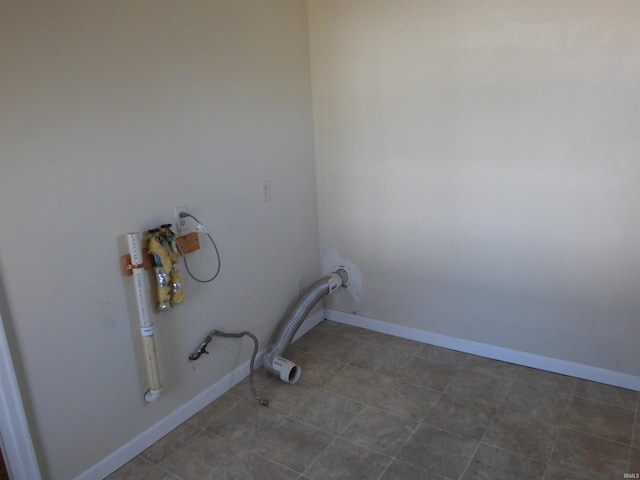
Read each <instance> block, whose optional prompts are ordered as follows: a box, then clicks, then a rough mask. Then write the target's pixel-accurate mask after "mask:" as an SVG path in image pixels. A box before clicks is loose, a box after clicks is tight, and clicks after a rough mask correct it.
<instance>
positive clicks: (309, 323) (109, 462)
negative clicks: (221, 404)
mask: <svg viewBox="0 0 640 480" xmlns="http://www.w3.org/2000/svg"><path fill="white" fill-rule="evenodd" d="M322 320H324V311H323V310H322V309H319V310H317V311H316V312H314V313H312V314H310V315H309V317H308V318H307V319H306V320H305V321H304V323H303V324H302V325H301V326H300V328H299V329H298V331H297V333H296V335H295V337H294V339H297V338H299V337H300V336H302V335H304V334H305V333H307V332H308V331H309V330H311V329H312V328H313V327H315V326H316V325H317V324H318V323H320V322H321V321H322ZM264 352H265V349H264V348H263V349H262V350H261V351H260V353H258V355H256V365H258V366H259V365H262V357H263V355H264ZM249 363H250V361H249V360H247V361H246V362H245V363H243V364H242V365H240V366H239V367H238V368H236V369H235V370H233V371H231V372H229V373H228V374H227V375H225V376H224V377H222V378H221V379H220V380H218V381H217V382H216V383H214V384H213V385H211V386H210V387H209V388H207V389H206V390H204V391H203V392H201V393H199V394H198V395H196V396H195V397H193V398H192V399H191V400H189V401H188V402H187V403H185V404H183V405H182V406H180V407H179V408H178V409H176V410H174V411H173V412H172V413H170V414H169V415H167V416H166V417H164V418H163V419H162V420H160V421H159V422H158V423H156V424H154V425H152V426H151V427H149V428H148V429H147V430H145V431H144V432H142V433H140V434H139V435H137V436H136V437H134V438H133V439H131V440H130V441H128V442H127V443H125V444H124V445H122V446H121V447H120V448H118V449H117V450H115V451H114V452H112V453H111V454H109V455H107V456H106V457H105V458H103V459H102V460H100V461H99V462H98V463H96V464H95V465H93V466H92V467H91V468H89V469H88V470H85V471H84V472H83V473H81V474H80V475H78V476H77V477H76V478H75V480H96V479H98V478H105V477H107V476H108V475H110V474H111V473H113V472H115V471H116V470H117V469H118V468H120V467H121V466H122V465H124V464H125V463H127V462H128V461H130V460H132V459H133V458H134V457H136V456H137V455H139V454H140V453H142V452H143V451H144V450H145V449H147V448H148V447H150V446H151V445H153V444H154V443H155V442H157V441H158V440H160V439H161V438H162V437H164V436H165V435H166V434H168V433H169V432H171V431H172V430H173V429H175V428H176V427H178V426H179V425H180V424H182V423H183V422H184V421H186V420H188V419H189V418H191V417H192V416H193V415H195V414H196V413H198V412H199V411H200V410H202V409H203V408H204V407H206V406H207V405H209V404H210V403H211V402H213V401H214V400H215V399H216V398H218V397H220V396H221V395H222V394H224V393H225V392H226V391H228V390H229V389H230V388H231V387H233V386H234V385H236V384H237V383H238V382H240V381H241V380H243V379H244V378H246V377H247V375H249ZM158 401H159V402H161V401H162V397H160V399H159V400H158ZM25 478H26V477H25Z"/></svg>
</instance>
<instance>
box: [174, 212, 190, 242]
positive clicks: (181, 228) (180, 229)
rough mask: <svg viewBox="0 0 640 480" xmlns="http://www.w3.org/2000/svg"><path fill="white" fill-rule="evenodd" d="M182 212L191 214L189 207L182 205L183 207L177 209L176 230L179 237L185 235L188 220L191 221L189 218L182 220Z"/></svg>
mask: <svg viewBox="0 0 640 480" xmlns="http://www.w3.org/2000/svg"><path fill="white" fill-rule="evenodd" d="M180 212H185V213H189V206H188V205H182V206H181V207H176V208H175V215H176V230H177V233H178V235H182V234H183V233H185V231H186V230H187V220H188V219H189V218H188V217H185V218H180Z"/></svg>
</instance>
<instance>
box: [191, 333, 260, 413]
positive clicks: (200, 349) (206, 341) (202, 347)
mask: <svg viewBox="0 0 640 480" xmlns="http://www.w3.org/2000/svg"><path fill="white" fill-rule="evenodd" d="M215 335H218V336H220V337H231V338H241V337H244V336H247V337H250V338H251V340H253V353H252V354H251V363H249V389H250V390H251V396H252V397H253V398H255V399H256V400H257V401H258V402H260V405H262V406H263V407H267V406H268V405H269V400H267V399H264V398H262V397H260V396H259V395H258V394H257V393H256V387H255V386H254V385H253V372H254V371H255V367H254V364H255V361H256V355H257V354H258V339H257V338H256V336H255V335H254V334H253V333H251V332H246V331H245V332H240V333H226V332H221V331H220V330H213V331H212V332H211V333H209V335H207V337H206V338H205V339H204V341H203V342H202V343H201V344H200V346H199V347H198V349H197V350H196V351H195V352H193V353H192V354H191V355H189V360H197V359H198V358H200V355H202V354H203V353H209V352H207V345H208V344H209V342H210V341H211V339H212V338H213V337H214V336H215Z"/></svg>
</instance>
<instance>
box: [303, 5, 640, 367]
mask: <svg viewBox="0 0 640 480" xmlns="http://www.w3.org/2000/svg"><path fill="white" fill-rule="evenodd" d="M309 18H310V44H311V65H312V75H311V76H312V90H313V108H314V128H315V142H316V143H315V145H316V162H317V175H318V198H319V200H318V202H319V207H318V211H319V221H320V248H321V251H322V253H323V257H324V258H325V265H324V268H327V264H329V263H335V262H336V261H341V259H342V260H343V261H345V262H349V263H350V264H352V265H353V266H355V267H356V268H357V269H358V271H359V274H360V281H359V284H358V285H355V286H354V292H352V293H350V292H348V291H341V292H338V294H336V295H334V296H332V297H331V298H330V299H328V301H327V303H326V305H327V306H328V307H329V308H331V309H333V310H335V311H340V312H346V313H354V314H357V315H360V316H363V317H369V318H373V319H377V320H380V321H384V322H391V323H395V324H398V325H401V326H404V327H410V328H418V329H421V330H424V331H428V332H433V333H434V334H442V335H447V336H450V337H455V338H460V339H465V340H470V341H475V342H481V343H482V344H489V345H496V346H499V347H503V348H508V349H512V350H517V351H521V352H529V353H532V354H536V355H541V356H544V357H552V358H557V359H561V360H566V361H570V362H576V363H578V364H584V365H591V366H595V367H599V368H603V369H608V370H613V371H617V372H623V373H626V374H631V375H636V376H637V375H640V364H639V363H638V361H637V348H636V346H637V343H638V339H639V338H640V322H639V321H638V319H639V318H640V295H639V294H638V292H639V289H640V250H639V249H638V245H640V241H639V240H640V216H638V205H640V137H638V127H639V126H640V89H639V88H638V85H640V29H639V28H638V25H640V2H637V1H636V0H629V1H623V0H618V1H615V2H610V1H605V0H603V1H582V0H579V1H571V0H562V1H556V0H553V1H540V0H535V1H519V2H513V1H502V0H500V1H491V0H482V1H478V0H468V1H461V0H456V1H448V0H443V1H429V0H394V1H390V0H369V1H367V2H362V1H358V0H310V2H309Z"/></svg>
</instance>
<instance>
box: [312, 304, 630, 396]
mask: <svg viewBox="0 0 640 480" xmlns="http://www.w3.org/2000/svg"><path fill="white" fill-rule="evenodd" d="M324 313H325V318H326V319H327V320H332V321H334V322H338V323H344V324H347V325H352V326H354V327H362V328H366V329H368V330H373V331H375V332H380V333H386V334H389V335H393V336H396V337H402V338H408V339H411V340H416V341H418V342H422V343H428V344H431V345H436V346H438V347H444V348H450V349H452V350H458V351H460V352H464V353H470V354H473V355H478V356H481V357H487V358H493V359H495V360H501V361H503V362H509V363H515V364H518V365H523V366H526V367H532V368H537V369H540V370H546V371H549V372H554V373H560V374H562V375H570V376H572V377H577V378H582V379H585V380H591V381H594V382H599V383H606V384H608V385H613V386H615V387H622V388H628V389H631V390H636V391H640V377H637V376H634V375H629V374H627V373H621V372H616V371H613V370H606V369H603V368H599V367H594V366H591V365H583V364H580V363H574V362H569V361H567V360H561V359H557V358H551V357H545V356H542V355H536V354H533V353H527V352H521V351H518V350H511V349H509V348H504V347H498V346H495V345H489V344H486V343H480V342H474V341H471V340H465V339H461V338H456V337H450V336H447V335H442V334H439V333H433V332H429V331H426V330H420V329H417V328H412V327H404V326H402V325H397V324H394V323H388V322H383V321H380V320H375V319H373V318H368V317H363V316H361V315H354V314H351V313H345V312H340V311H337V310H331V309H325V311H324Z"/></svg>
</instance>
